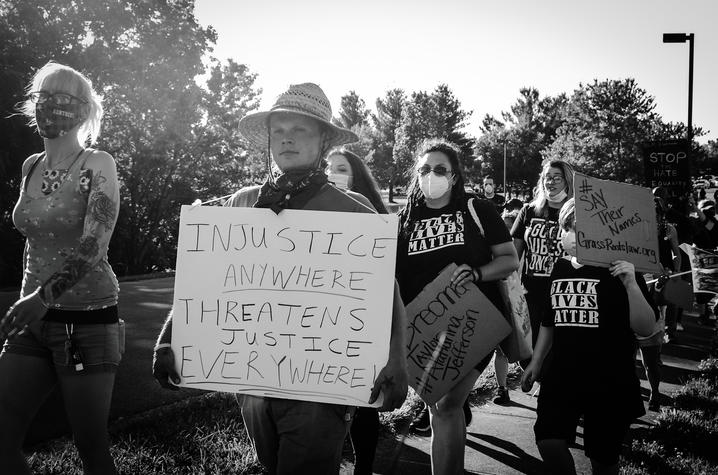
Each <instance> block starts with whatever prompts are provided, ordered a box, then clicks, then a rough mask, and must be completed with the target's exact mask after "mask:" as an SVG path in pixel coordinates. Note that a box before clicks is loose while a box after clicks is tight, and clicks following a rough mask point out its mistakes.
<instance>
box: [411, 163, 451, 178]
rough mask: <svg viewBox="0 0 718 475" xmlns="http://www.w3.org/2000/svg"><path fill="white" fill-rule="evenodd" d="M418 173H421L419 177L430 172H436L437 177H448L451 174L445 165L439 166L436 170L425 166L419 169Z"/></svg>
mask: <svg viewBox="0 0 718 475" xmlns="http://www.w3.org/2000/svg"><path fill="white" fill-rule="evenodd" d="M416 171H417V172H419V175H421V176H424V175H427V174H428V173H429V172H434V174H435V175H437V176H446V175H448V174H450V173H451V170H449V169H448V168H446V167H445V166H444V165H437V166H435V167H434V168H432V167H430V166H429V165H424V166H422V167H419V168H418V169H417V170H416Z"/></svg>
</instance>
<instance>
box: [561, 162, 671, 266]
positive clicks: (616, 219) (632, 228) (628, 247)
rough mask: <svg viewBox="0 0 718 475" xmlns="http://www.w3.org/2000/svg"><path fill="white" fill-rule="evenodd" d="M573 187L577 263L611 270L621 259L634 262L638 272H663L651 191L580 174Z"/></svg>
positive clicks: (574, 180)
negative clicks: (613, 263) (612, 265)
mask: <svg viewBox="0 0 718 475" xmlns="http://www.w3.org/2000/svg"><path fill="white" fill-rule="evenodd" d="M573 184H574V196H575V199H576V257H577V258H578V261H579V262H581V263H582V264H591V265H596V266H601V267H608V266H609V265H610V263H611V262H613V261H615V260H619V259H620V260H625V261H628V262H631V263H632V264H633V265H634V266H635V268H636V271H639V272H660V270H661V265H660V262H659V254H658V225H657V222H656V208H655V204H654V202H653V194H652V193H651V190H650V189H648V188H643V187H641V186H636V185H629V184H626V183H618V182H614V181H608V180H599V179H598V178H593V177H590V176H588V175H584V174H582V173H578V172H576V173H575V174H574V178H573Z"/></svg>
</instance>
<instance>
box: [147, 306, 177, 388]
mask: <svg viewBox="0 0 718 475" xmlns="http://www.w3.org/2000/svg"><path fill="white" fill-rule="evenodd" d="M171 335H172V313H171V312H170V315H169V316H168V318H167V320H166V321H165V324H164V326H163V327H162V330H161V331H160V336H159V338H158V339H157V343H156V344H155V348H154V351H153V354H152V376H154V377H155V379H156V380H157V382H158V383H160V386H162V387H163V388H165V389H171V390H173V391H177V390H178V389H179V387H177V385H178V384H179V383H180V381H181V379H180V375H179V374H178V373H177V370H176V369H175V354H174V352H173V351H172V346H171V344H170V343H169V342H170V340H171Z"/></svg>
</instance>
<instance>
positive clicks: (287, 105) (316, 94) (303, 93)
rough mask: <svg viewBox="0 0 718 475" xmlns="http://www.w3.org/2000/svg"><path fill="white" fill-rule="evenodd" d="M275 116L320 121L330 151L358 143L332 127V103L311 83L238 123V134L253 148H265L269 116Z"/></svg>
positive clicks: (292, 88)
mask: <svg viewBox="0 0 718 475" xmlns="http://www.w3.org/2000/svg"><path fill="white" fill-rule="evenodd" d="M274 112H292V113H294V114H299V115H303V116H307V117H311V118H312V119H315V120H317V121H319V122H320V123H321V124H322V125H323V126H324V129H325V130H326V133H327V146H328V147H335V146H337V145H344V144H347V143H351V142H356V141H357V140H359V138H358V137H357V136H356V134H354V132H352V131H351V130H347V129H343V128H341V127H337V126H336V125H334V124H332V122H331V120H332V106H331V104H329V99H327V96H326V94H324V91H322V89H321V88H320V87H319V86H317V85H316V84H313V83H310V82H306V83H303V84H292V85H291V86H289V89H288V90H287V91H285V92H283V93H281V94H280V95H279V96H278V97H277V99H276V100H275V101H274V105H273V106H272V108H271V109H269V110H268V111H263V112H254V113H252V114H248V115H246V116H244V117H243V118H242V119H241V120H240V121H239V133H240V134H242V136H243V137H244V138H245V139H247V140H249V141H250V142H251V143H252V144H253V145H255V146H257V147H259V148H263V147H266V146H267V136H268V135H269V131H268V127H267V125H268V123H269V116H270V114H272V113H274Z"/></svg>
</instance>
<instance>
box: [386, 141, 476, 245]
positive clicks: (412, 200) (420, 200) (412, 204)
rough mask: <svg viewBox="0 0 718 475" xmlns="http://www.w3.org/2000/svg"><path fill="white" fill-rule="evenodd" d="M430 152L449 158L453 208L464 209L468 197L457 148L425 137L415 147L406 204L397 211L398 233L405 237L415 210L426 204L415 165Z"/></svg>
mask: <svg viewBox="0 0 718 475" xmlns="http://www.w3.org/2000/svg"><path fill="white" fill-rule="evenodd" d="M431 152H441V153H443V154H444V155H446V157H447V158H448V159H449V163H450V164H451V169H452V171H453V173H454V177H455V178H456V181H455V182H454V186H452V187H451V200H450V204H451V205H452V206H453V207H454V208H455V209H461V210H464V209H466V201H467V199H468V197H467V196H466V192H465V191H464V171H463V169H462V167H461V161H460V160H459V154H460V152H459V148H458V147H457V146H456V145H454V144H453V143H451V142H448V141H446V140H441V139H427V140H424V141H423V142H421V143H420V144H419V146H418V147H417V149H416V153H415V158H414V165H413V167H414V176H413V178H412V180H411V184H410V185H409V190H408V191H407V193H406V198H407V199H406V206H405V207H404V209H402V210H401V211H399V214H398V215H399V235H400V236H402V237H406V236H407V235H408V234H409V232H410V230H409V224H410V223H411V222H412V221H413V220H414V217H415V216H416V212H417V210H418V209H420V208H421V207H422V206H425V205H426V199H425V198H424V194H423V193H422V192H421V188H420V187H419V180H420V178H419V173H418V172H417V171H416V165H417V164H418V163H419V160H421V158H422V157H423V156H424V155H426V154H427V153H431Z"/></svg>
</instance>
